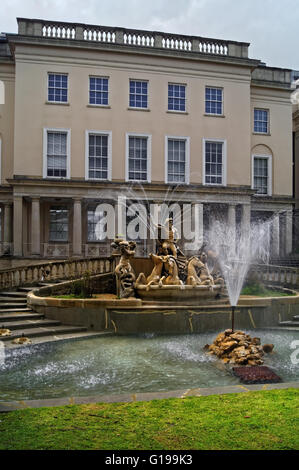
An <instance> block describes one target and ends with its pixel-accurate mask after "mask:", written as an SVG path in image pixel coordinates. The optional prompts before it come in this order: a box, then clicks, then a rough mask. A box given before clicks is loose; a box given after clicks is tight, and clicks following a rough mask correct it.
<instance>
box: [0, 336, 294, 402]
mask: <svg viewBox="0 0 299 470" xmlns="http://www.w3.org/2000/svg"><path fill="white" fill-rule="evenodd" d="M248 333H249V334H251V335H253V336H259V337H260V338H261V340H262V343H263V344H264V343H273V344H274V345H275V348H274V351H275V352H274V353H273V354H271V355H267V356H265V357H266V362H265V365H268V366H269V367H271V368H273V370H274V371H275V372H276V373H277V374H278V375H280V377H282V379H283V381H285V382H288V381H298V380H299V364H297V365H296V364H293V363H292V361H291V354H292V353H293V356H294V349H292V348H291V343H292V342H293V341H296V340H297V341H298V340H299V332H298V331H283V332H282V331H274V330H272V331H270V330H268V331H266V330H264V331H263V330H255V331H252V332H250V331H248ZM215 336H216V334H215V333H212V334H200V335H181V336H155V335H147V336H130V337H128V336H127V337H122V336H120V337H106V338H95V339H90V340H82V341H73V342H66V343H52V344H49V345H43V346H34V347H31V348H27V349H23V350H15V351H11V352H9V353H7V354H6V358H5V363H4V364H3V365H0V400H1V401H9V400H26V399H38V398H58V397H63V396H88V395H95V394H96V395H105V394H119V393H120V394H121V393H128V392H150V391H167V390H180V389H184V388H197V387H212V386H221V385H231V384H238V383H239V381H238V379H236V378H235V377H234V376H233V375H232V374H231V373H230V372H229V371H228V370H227V369H226V368H225V367H224V366H223V365H222V363H219V361H217V360H216V359H215V358H214V357H211V356H207V355H206V354H205V352H204V351H203V347H204V345H205V344H207V343H209V344H210V343H211V342H212V341H213V340H214V339H215ZM297 347H298V348H299V344H298V346H297ZM297 358H298V360H299V354H298V355H297Z"/></svg>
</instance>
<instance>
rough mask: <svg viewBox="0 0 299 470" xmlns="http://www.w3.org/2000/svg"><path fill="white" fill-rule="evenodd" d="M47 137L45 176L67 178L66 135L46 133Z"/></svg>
mask: <svg viewBox="0 0 299 470" xmlns="http://www.w3.org/2000/svg"><path fill="white" fill-rule="evenodd" d="M47 137H48V140H47V176H50V177H57V178H65V177H66V176H67V174H66V170H67V154H66V139H67V134H66V133H62V132H48V133H47Z"/></svg>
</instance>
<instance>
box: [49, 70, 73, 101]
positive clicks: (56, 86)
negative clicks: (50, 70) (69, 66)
mask: <svg viewBox="0 0 299 470" xmlns="http://www.w3.org/2000/svg"><path fill="white" fill-rule="evenodd" d="M67 93H68V76H67V75H61V74H49V75H48V101H58V102H64V103H65V102H67V100H68V98H67Z"/></svg>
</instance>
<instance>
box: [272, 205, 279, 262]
mask: <svg viewBox="0 0 299 470" xmlns="http://www.w3.org/2000/svg"><path fill="white" fill-rule="evenodd" d="M272 256H279V214H277V215H275V216H274V218H273V221H272Z"/></svg>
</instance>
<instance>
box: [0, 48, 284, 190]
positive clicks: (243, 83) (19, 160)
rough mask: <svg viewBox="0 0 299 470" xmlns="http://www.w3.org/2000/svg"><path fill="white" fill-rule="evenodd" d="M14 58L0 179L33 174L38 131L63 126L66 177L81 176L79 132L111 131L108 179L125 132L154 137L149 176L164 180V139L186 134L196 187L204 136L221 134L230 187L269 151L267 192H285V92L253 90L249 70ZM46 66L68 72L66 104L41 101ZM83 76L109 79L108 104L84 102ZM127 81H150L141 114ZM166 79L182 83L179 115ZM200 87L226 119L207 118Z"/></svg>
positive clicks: (65, 55) (105, 57)
mask: <svg viewBox="0 0 299 470" xmlns="http://www.w3.org/2000/svg"><path fill="white" fill-rule="evenodd" d="M15 59H16V65H15V74H14V66H13V65H10V64H1V65H0V80H3V81H4V83H5V90H6V101H5V105H0V115H1V117H0V137H1V140H2V184H3V183H5V181H6V179H7V178H12V176H13V175H17V176H27V177H36V178H41V177H42V175H43V129H44V128H62V129H71V158H70V176H71V178H76V179H85V131H86V130H96V131H111V132H112V180H113V181H123V180H124V179H125V156H126V133H140V134H148V135H151V136H152V159H151V181H152V182H164V181H165V136H178V137H182V136H184V137H189V138H190V183H195V184H196V183H200V184H201V183H202V178H203V175H202V169H203V139H223V140H225V141H226V145H227V184H228V185H232V186H234V185H235V186H247V187H248V186H251V180H252V174H251V173H252V168H251V156H252V154H253V153H256V152H257V153H258V152H261V151H262V150H263V152H264V149H266V150H267V149H269V152H268V151H267V153H269V154H271V155H272V177H273V178H272V179H273V186H272V194H273V195H286V196H291V195H292V140H291V132H292V127H291V126H292V117H291V116H292V113H291V105H290V100H289V92H288V91H285V90H278V89H274V88H270V87H268V88H267V87H261V86H251V84H250V83H251V72H250V68H249V67H244V66H241V65H232V64H230V63H225V62H223V63H220V62H219V63H217V62H212V61H199V60H185V59H184V60H182V59H176V58H173V57H162V56H161V57H158V56H150V55H147V56H144V55H142V54H128V53H119V52H115V53H111V52H107V51H104V50H103V51H99V50H95V51H90V50H86V49H77V50H75V49H71V48H54V47H47V48H45V47H37V46H36V47H35V46H30V48H28V47H27V46H26V45H23V44H20V45H17V47H16V54H15ZM49 72H58V73H60V72H61V73H67V74H68V76H69V103H68V105H61V104H55V105H54V104H47V75H48V73H49ZM90 75H95V76H106V77H109V107H108V108H101V107H92V106H88V87H89V76H90ZM15 76H16V82H14V80H15V78H14V77H15ZM130 78H133V79H142V80H148V82H149V111H136V110H129V109H128V105H129V79H130ZM168 83H184V84H186V85H187V89H186V90H187V102H186V113H184V114H180V113H171V112H167V92H168V89H167V87H168ZM205 86H216V87H222V88H223V90H224V92H223V108H224V117H213V116H205V99H204V98H205V97H204V94H205ZM14 103H15V104H14ZM255 107H258V108H265V109H269V111H270V133H269V135H256V134H254V133H253V109H254V108H255ZM257 146H259V147H257ZM261 146H263V147H261Z"/></svg>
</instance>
